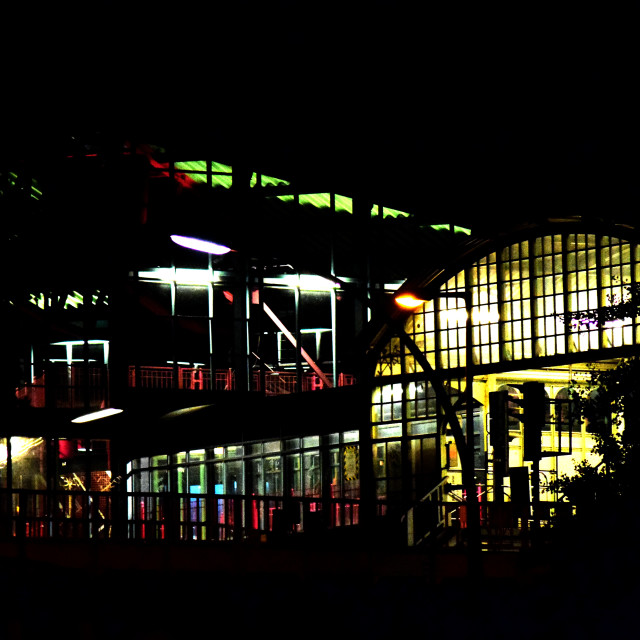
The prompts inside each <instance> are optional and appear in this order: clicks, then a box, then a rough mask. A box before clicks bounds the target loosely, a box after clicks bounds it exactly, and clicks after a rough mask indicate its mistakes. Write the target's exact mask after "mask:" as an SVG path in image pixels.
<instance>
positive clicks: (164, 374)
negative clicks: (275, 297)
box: [16, 365, 355, 409]
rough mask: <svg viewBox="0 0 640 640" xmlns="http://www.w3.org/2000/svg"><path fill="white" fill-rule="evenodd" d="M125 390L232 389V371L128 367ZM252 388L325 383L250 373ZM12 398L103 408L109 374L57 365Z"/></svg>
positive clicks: (282, 389) (282, 390) (343, 382)
mask: <svg viewBox="0 0 640 640" xmlns="http://www.w3.org/2000/svg"><path fill="white" fill-rule="evenodd" d="M128 376H129V377H128V384H129V387H133V388H139V389H187V390H190V391H233V390H235V388H236V379H235V373H234V371H233V369H218V370H214V371H213V374H212V372H211V370H210V369H206V368H203V367H177V368H175V369H174V367H148V366H144V367H143V366H139V367H134V366H130V367H129V374H128ZM325 378H326V379H327V380H329V382H330V383H331V384H333V385H334V386H337V387H345V386H351V385H353V384H355V378H354V376H352V375H350V374H346V373H340V374H339V375H338V377H337V380H336V382H335V383H334V381H333V376H332V375H330V374H327V375H326V376H325ZM251 379H252V389H254V390H255V391H262V390H263V389H264V392H265V394H266V395H281V394H288V393H296V392H297V391H316V390H319V389H324V388H325V387H326V383H325V381H324V380H323V379H322V378H320V376H318V375H316V374H315V373H310V372H304V373H303V374H302V376H301V378H300V383H301V388H299V386H298V376H297V374H296V373H293V372H290V371H269V372H266V373H265V374H260V373H257V372H253V374H252V378H251ZM16 398H17V399H18V400H19V401H21V402H24V403H25V404H27V405H29V406H30V407H37V408H40V407H53V408H76V407H83V408H85V407H89V408H92V409H99V408H103V407H105V406H107V405H108V398H109V374H108V371H107V369H106V368H105V367H90V368H88V369H85V368H84V367H83V366H76V365H61V366H56V367H55V368H53V369H52V370H51V371H50V372H49V373H47V374H44V373H43V374H41V375H39V376H38V377H36V378H34V380H33V381H32V382H31V383H30V384H25V385H23V386H21V387H19V388H17V389H16Z"/></svg>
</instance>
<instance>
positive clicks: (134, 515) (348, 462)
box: [127, 432, 360, 540]
mask: <svg viewBox="0 0 640 640" xmlns="http://www.w3.org/2000/svg"><path fill="white" fill-rule="evenodd" d="M165 492H166V494H167V495H158V494H161V493H165ZM127 494H128V496H129V498H128V501H129V503H128V504H129V506H128V521H129V527H130V528H129V536H130V537H134V538H152V537H156V538H161V539H163V538H165V537H169V536H170V535H171V534H170V532H169V529H170V528H171V527H172V525H173V524H175V523H173V521H172V520H171V518H170V514H169V511H168V510H169V508H170V505H173V508H174V509H175V510H177V511H175V512H176V513H179V514H180V515H179V528H178V531H177V533H176V532H174V534H173V535H177V537H178V538H179V539H182V540H188V539H193V540H229V539H234V538H235V536H238V535H240V536H241V537H242V538H246V537H255V536H261V535H269V534H271V533H279V532H280V533H282V532H287V531H298V532H302V531H308V530H309V529H310V528H312V527H313V526H315V523H316V521H317V520H318V519H320V518H322V519H323V521H324V522H326V523H328V524H329V526H332V527H336V526H344V525H352V524H357V522H358V513H359V507H358V500H359V497H360V469H359V445H358V433H357V432H344V433H335V434H330V435H327V436H322V437H321V436H319V435H318V436H306V437H299V438H288V439H286V440H268V441H264V442H252V443H248V442H246V443H243V444H235V445H226V446H217V447H213V448H210V449H208V448H205V449H198V450H192V451H185V452H182V453H177V454H172V455H160V456H151V457H144V458H138V459H135V460H132V461H131V462H129V464H128V465H127Z"/></svg>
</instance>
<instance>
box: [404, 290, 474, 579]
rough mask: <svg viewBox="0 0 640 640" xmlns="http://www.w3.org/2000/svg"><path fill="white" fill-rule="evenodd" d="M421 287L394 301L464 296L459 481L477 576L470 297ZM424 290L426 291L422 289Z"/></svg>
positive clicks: (407, 305) (409, 305)
mask: <svg viewBox="0 0 640 640" xmlns="http://www.w3.org/2000/svg"><path fill="white" fill-rule="evenodd" d="M420 293H422V292H421V291H419V292H417V295H416V293H412V292H403V293H401V294H400V295H398V296H396V298H395V302H396V304H398V306H400V307H402V308H404V309H417V308H418V307H419V306H421V305H422V304H424V303H425V302H427V301H428V300H429V299H433V300H435V299H439V298H452V299H457V300H464V304H465V312H466V318H465V378H466V386H465V392H464V398H465V422H466V437H465V435H464V434H462V433H460V434H459V436H460V437H461V438H462V440H463V442H464V444H465V447H464V450H463V452H462V454H463V455H462V459H461V464H462V484H463V487H464V489H465V492H466V502H467V534H468V541H467V544H468V551H469V556H468V560H469V575H470V576H471V577H477V576H479V575H480V574H481V571H482V568H481V562H480V551H481V538H480V506H479V502H478V494H477V485H476V480H475V455H474V442H475V430H474V419H473V418H474V416H473V403H474V398H473V322H472V317H471V311H472V298H471V293H470V292H469V291H445V292H441V293H438V294H437V295H432V296H431V297H429V296H428V295H424V296H421V295H419V294H420ZM425 293H426V292H425ZM449 418H450V419H453V423H450V426H451V427H452V429H457V430H460V426H459V423H458V421H457V419H456V418H455V414H453V412H452V411H450V412H449Z"/></svg>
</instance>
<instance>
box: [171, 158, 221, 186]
mask: <svg viewBox="0 0 640 640" xmlns="http://www.w3.org/2000/svg"><path fill="white" fill-rule="evenodd" d="M175 169H176V171H181V172H184V173H185V174H187V175H188V177H189V178H190V179H191V180H193V182H202V183H206V182H207V163H206V161H205V160H197V161H190V162H176V163H175ZM211 174H212V175H211V186H213V187H223V188H225V189H229V188H230V187H231V182H232V175H231V174H232V168H231V166H229V165H228V164H222V163H221V162H212V163H211ZM221 174H222V175H221Z"/></svg>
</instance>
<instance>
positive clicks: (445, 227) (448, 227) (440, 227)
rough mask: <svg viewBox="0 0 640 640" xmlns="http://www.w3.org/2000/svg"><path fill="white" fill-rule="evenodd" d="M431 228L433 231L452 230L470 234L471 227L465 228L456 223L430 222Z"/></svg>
mask: <svg viewBox="0 0 640 640" xmlns="http://www.w3.org/2000/svg"><path fill="white" fill-rule="evenodd" d="M431 228H432V229H433V230H434V231H453V232H454V233H464V234H465V235H468V236H470V235H471V229H467V228H466V227H458V226H456V225H450V224H432V225H431Z"/></svg>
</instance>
